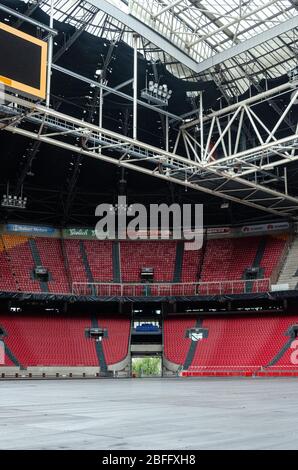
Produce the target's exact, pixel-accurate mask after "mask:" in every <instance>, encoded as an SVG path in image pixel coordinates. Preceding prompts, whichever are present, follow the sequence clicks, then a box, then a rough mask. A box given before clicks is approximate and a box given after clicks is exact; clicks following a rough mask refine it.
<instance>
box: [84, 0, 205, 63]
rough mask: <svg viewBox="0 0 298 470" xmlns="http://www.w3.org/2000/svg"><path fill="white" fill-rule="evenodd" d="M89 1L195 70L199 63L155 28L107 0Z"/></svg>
mask: <svg viewBox="0 0 298 470" xmlns="http://www.w3.org/2000/svg"><path fill="white" fill-rule="evenodd" d="M88 1H89V3H91V4H92V5H94V6H96V7H97V8H98V9H99V10H101V11H103V12H105V13H107V14H108V15H110V16H112V17H113V18H115V19H116V20H118V21H119V22H120V23H122V24H123V25H126V26H128V27H129V28H130V29H131V30H132V31H133V32H135V33H138V34H139V35H140V36H142V37H144V38H145V39H147V40H148V41H150V42H151V43H152V44H155V45H156V46H158V47H159V48H160V49H162V50H163V51H165V52H166V53H167V54H169V55H170V56H171V57H173V58H174V59H176V60H177V61H178V62H180V63H181V64H184V65H186V66H187V67H188V68H189V69H190V70H193V71H195V70H196V67H197V63H196V62H195V61H194V60H193V59H191V58H190V57H189V56H188V54H186V53H184V52H183V51H182V50H180V49H179V48H178V47H176V46H175V45H174V44H171V43H170V42H169V41H167V40H166V39H164V38H163V37H162V36H161V35H160V34H158V33H156V32H155V31H154V30H153V29H151V28H149V27H148V26H147V25H146V24H144V23H142V22H141V21H139V20H138V19H136V18H134V17H133V16H131V15H128V14H127V13H125V12H124V11H122V10H120V9H119V8H117V7H115V6H114V5H112V4H111V3H109V2H107V1H106V0H88Z"/></svg>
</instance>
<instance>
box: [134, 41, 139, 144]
mask: <svg viewBox="0 0 298 470" xmlns="http://www.w3.org/2000/svg"><path fill="white" fill-rule="evenodd" d="M138 39H139V36H138V35H137V34H134V36H133V40H134V61H133V138H134V139H135V140H137V138H138Z"/></svg>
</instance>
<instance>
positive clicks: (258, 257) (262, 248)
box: [244, 237, 267, 293]
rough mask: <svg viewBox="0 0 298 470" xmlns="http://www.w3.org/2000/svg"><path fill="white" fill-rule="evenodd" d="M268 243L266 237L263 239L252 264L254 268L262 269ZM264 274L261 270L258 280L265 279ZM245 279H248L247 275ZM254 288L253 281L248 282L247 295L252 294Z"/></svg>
mask: <svg viewBox="0 0 298 470" xmlns="http://www.w3.org/2000/svg"><path fill="white" fill-rule="evenodd" d="M266 241H267V239H266V237H262V238H261V240H260V243H259V246H258V249H257V252H256V256H255V259H254V261H253V263H252V268H260V266H261V262H262V259H263V256H264V253H265V249H266ZM263 274H264V270H263V269H260V271H259V274H258V279H261V278H262V277H263ZM244 279H246V277H245V274H244ZM253 286H254V281H253V280H251V281H247V283H246V289H245V291H246V293H250V292H252V290H253Z"/></svg>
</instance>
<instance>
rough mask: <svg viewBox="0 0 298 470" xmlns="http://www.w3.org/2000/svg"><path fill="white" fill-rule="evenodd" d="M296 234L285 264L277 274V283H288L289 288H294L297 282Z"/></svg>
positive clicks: (297, 249) (297, 250)
mask: <svg viewBox="0 0 298 470" xmlns="http://www.w3.org/2000/svg"><path fill="white" fill-rule="evenodd" d="M297 270H298V236H297V237H296V238H295V239H294V241H293V243H292V245H291V246H290V249H289V252H288V255H287V258H286V261H285V264H284V266H283V268H282V270H281V273H280V275H279V279H278V282H277V283H278V284H289V287H290V289H296V286H297V284H298V272H297Z"/></svg>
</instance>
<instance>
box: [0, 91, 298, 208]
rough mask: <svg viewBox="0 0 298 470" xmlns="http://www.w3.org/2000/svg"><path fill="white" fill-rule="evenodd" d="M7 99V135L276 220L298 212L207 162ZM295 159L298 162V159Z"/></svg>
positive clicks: (290, 202) (295, 203)
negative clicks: (28, 125) (31, 126)
mask: <svg viewBox="0 0 298 470" xmlns="http://www.w3.org/2000/svg"><path fill="white" fill-rule="evenodd" d="M6 100H7V101H8V102H9V103H15V104H16V105H17V107H18V108H17V110H18V111H17V112H18V113H19V115H18V116H11V122H9V121H8V120H7V118H5V119H6V120H5V121H2V122H3V124H2V125H3V129H5V130H6V131H9V132H12V133H16V134H19V135H23V136H25V137H28V138H31V139H34V140H39V141H41V142H45V143H47V144H51V145H54V146H57V147H60V148H64V149H65V150H69V151H70V152H72V153H78V154H80V155H82V156H86V157H87V156H88V157H92V158H96V159H98V160H102V161H105V162H109V163H112V164H114V165H117V166H122V167H125V168H127V169H130V170H135V171H138V172H141V173H143V174H147V175H150V176H154V177H157V178H160V179H163V180H165V181H168V182H173V183H177V184H180V185H183V186H185V187H189V188H192V189H194V190H197V191H202V192H205V193H207V194H210V195H213V196H218V197H220V198H224V199H228V200H230V201H234V202H236V203H240V204H244V205H246V206H249V207H252V208H255V209H258V210H263V211H266V212H268V213H270V214H273V215H275V216H284V217H290V216H291V215H292V214H293V216H295V215H296V213H298V199H297V198H296V197H292V196H289V195H288V194H285V193H282V192H280V191H276V190H273V189H270V188H266V187H264V186H262V185H261V184H258V183H256V182H253V181H248V180H245V179H243V178H240V177H238V176H236V175H230V174H229V173H228V172H224V171H222V170H218V169H217V168H214V169H213V168H212V169H211V170H208V171H207V170H206V167H205V164H202V162H199V161H196V160H192V159H191V158H185V157H182V156H179V155H176V154H174V153H170V152H167V151H165V150H161V149H159V148H156V147H153V146H151V145H148V144H145V143H142V142H140V141H137V140H134V139H131V138H128V137H126V136H123V135H120V134H117V133H115V132H112V131H110V130H107V129H103V128H100V127H98V126H95V125H93V124H90V123H87V122H84V121H81V120H80V119H77V118H74V117H71V116H68V115H65V114H62V113H59V112H57V111H55V110H53V109H49V108H46V107H43V106H40V105H38V104H34V103H31V102H28V101H25V100H23V99H20V98H18V97H15V96H12V95H9V94H7V95H6ZM2 108H6V112H7V114H8V113H9V112H11V113H12V114H13V113H15V112H16V110H15V107H14V108H12V107H11V106H2ZM3 110H4V109H2V111H3ZM26 121H28V122H30V123H35V124H36V125H37V126H39V131H38V132H36V131H35V132H34V131H32V130H28V129H26V127H21V125H20V123H22V126H24V125H25V126H26ZM42 124H43V125H44V126H46V128H47V129H48V131H47V133H46V134H44V133H43V131H42V127H41V125H42ZM0 125H1V122H0ZM49 130H50V131H49ZM86 136H87V137H88V142H89V147H86V148H83V147H82V145H81V144H80V142H81V140H83V138H86ZM77 137H79V138H80V139H79V141H77V140H76V139H77ZM185 138H186V140H187V139H188V141H187V144H188V149H189V148H191V147H192V145H191V143H190V140H189V138H188V137H187V136H186V137H185ZM119 155H120V158H119ZM295 158H296V159H298V156H296V157H295ZM279 206H280V207H279ZM295 212H296V213H295Z"/></svg>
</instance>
